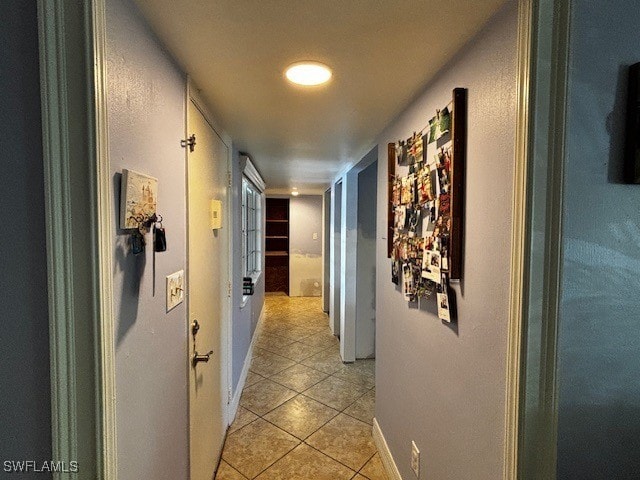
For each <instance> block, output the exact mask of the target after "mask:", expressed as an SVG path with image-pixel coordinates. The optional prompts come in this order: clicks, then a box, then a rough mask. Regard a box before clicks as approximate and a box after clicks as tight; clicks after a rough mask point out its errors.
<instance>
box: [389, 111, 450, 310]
mask: <svg viewBox="0 0 640 480" xmlns="http://www.w3.org/2000/svg"><path fill="white" fill-rule="evenodd" d="M450 112H451V109H450V108H449V107H447V108H444V109H443V110H438V111H437V112H436V115H435V116H434V117H433V118H432V119H431V120H430V122H429V125H428V126H427V127H426V128H425V129H424V130H423V131H422V132H420V133H416V132H414V134H413V135H412V136H411V137H410V138H408V139H407V140H400V141H398V142H397V143H396V144H395V156H396V161H397V164H398V166H400V167H408V168H404V169H403V171H405V172H406V174H405V175H403V176H400V175H396V176H394V178H393V180H392V181H393V185H392V198H391V199H390V200H391V203H392V206H393V214H394V217H393V218H394V225H393V248H392V254H391V260H392V270H391V271H392V281H393V283H394V284H396V285H398V286H400V287H401V289H402V292H403V295H404V297H405V299H406V300H407V301H408V302H417V301H418V299H420V298H428V297H431V296H432V295H433V293H434V292H435V293H436V299H437V305H438V316H439V318H440V319H441V320H443V321H445V322H451V321H452V320H453V319H454V318H455V315H454V312H453V308H452V306H451V305H452V302H451V300H452V298H450V297H451V295H452V294H451V289H450V287H449V262H450V256H449V251H450V250H449V244H450V238H451V193H452V192H451V173H452V170H451V168H452V157H453V150H452V141H451V140H452V135H451V113H450Z"/></svg>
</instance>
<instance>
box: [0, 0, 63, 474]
mask: <svg viewBox="0 0 640 480" xmlns="http://www.w3.org/2000/svg"><path fill="white" fill-rule="evenodd" d="M0 18H2V23H3V25H2V28H1V29H0V44H2V50H1V52H0V92H2V95H0V159H1V162H2V169H3V174H2V175H1V176H0V205H1V206H2V208H0V222H1V223H0V224H1V225H3V229H2V234H1V235H0V272H1V273H0V305H2V316H1V320H0V323H1V327H2V333H1V334H0V352H2V361H0V392H1V393H0V426H1V427H0V430H1V434H0V463H2V466H3V465H4V463H3V462H4V461H5V460H25V459H33V460H36V461H44V460H51V384H50V380H49V319H48V300H47V267H46V265H47V258H46V246H45V241H46V238H45V219H44V166H43V158H42V124H41V115H40V72H39V66H38V62H39V59H38V19H37V9H36V2H24V1H20V0H5V1H3V2H0ZM60 460H67V461H69V460H73V459H60ZM0 468H2V467H0ZM11 478H16V479H19V478H27V475H24V474H23V475H20V474H15V475H14V474H12V475H11ZM38 478H42V479H47V478H51V475H49V474H46V473H44V474H39V475H38Z"/></svg>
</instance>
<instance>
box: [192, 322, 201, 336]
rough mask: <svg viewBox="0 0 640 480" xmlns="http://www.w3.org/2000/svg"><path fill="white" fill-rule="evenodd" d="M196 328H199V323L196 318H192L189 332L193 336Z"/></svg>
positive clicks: (196, 330)
mask: <svg viewBox="0 0 640 480" xmlns="http://www.w3.org/2000/svg"><path fill="white" fill-rule="evenodd" d="M198 330H200V323H198V320H194V321H193V322H191V334H192V335H193V336H194V337H195V336H196V333H198Z"/></svg>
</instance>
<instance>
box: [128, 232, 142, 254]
mask: <svg viewBox="0 0 640 480" xmlns="http://www.w3.org/2000/svg"><path fill="white" fill-rule="evenodd" d="M145 243H146V242H145V240H144V236H143V235H142V233H140V231H139V230H136V231H135V232H134V233H133V234H132V235H131V253H133V254H134V255H138V254H140V253H142V252H144V245H145Z"/></svg>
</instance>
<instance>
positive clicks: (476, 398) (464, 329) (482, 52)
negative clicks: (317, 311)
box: [376, 1, 518, 480]
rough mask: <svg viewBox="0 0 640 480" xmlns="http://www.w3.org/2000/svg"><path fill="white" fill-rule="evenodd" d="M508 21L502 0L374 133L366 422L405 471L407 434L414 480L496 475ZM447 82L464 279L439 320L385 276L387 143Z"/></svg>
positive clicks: (512, 7)
mask: <svg viewBox="0 0 640 480" xmlns="http://www.w3.org/2000/svg"><path fill="white" fill-rule="evenodd" d="M517 19H518V15H517V2H515V1H509V2H508V3H507V4H506V5H505V6H504V7H503V8H502V9H501V10H500V11H499V12H498V13H497V14H496V15H495V16H494V17H493V18H492V19H491V20H490V21H489V22H488V23H487V25H486V26H485V27H484V28H483V29H482V30H481V32H480V33H478V35H476V37H475V38H473V39H472V40H471V41H470V42H469V43H468V44H467V45H466V46H465V47H464V48H463V49H462V50H461V51H460V52H459V53H458V54H457V56H455V57H454V58H453V59H452V60H451V61H450V62H449V64H448V65H447V66H446V67H445V68H443V69H442V70H441V71H440V72H439V73H438V75H437V76H436V78H435V79H434V80H433V81H431V82H430V84H429V85H428V86H427V87H426V89H425V91H424V92H423V93H422V94H421V95H419V96H418V97H417V98H416V99H415V100H414V101H413V102H412V103H411V105H409V106H408V108H407V109H406V110H405V111H404V112H403V113H402V114H401V115H400V116H399V117H398V118H397V119H396V120H395V121H394V122H393V123H392V124H391V125H390V126H389V127H387V129H386V130H385V131H384V132H383V133H382V134H381V135H380V136H379V138H378V146H379V157H378V165H379V168H378V235H377V237H378V241H377V269H378V273H377V282H376V292H377V293H376V312H377V319H376V322H377V324H376V419H377V421H378V422H379V424H380V427H381V429H382V432H383V434H384V435H385V437H386V440H387V442H388V444H389V448H390V450H391V452H392V454H393V457H394V459H395V462H396V464H397V466H398V468H399V470H400V473H401V474H402V477H403V478H406V479H409V478H415V476H414V474H413V472H412V471H411V468H410V458H411V441H412V440H415V442H416V444H417V446H418V448H419V449H420V451H421V457H422V465H421V467H422V468H421V474H420V478H421V479H422V480H425V479H439V480H447V479H450V480H458V479H463V478H464V479H466V478H469V479H474V480H495V479H496V478H501V477H502V469H503V458H504V452H503V443H504V427H505V422H504V420H505V419H504V415H505V409H504V407H505V381H506V380H505V372H506V364H505V361H506V346H507V320H508V312H509V276H510V275H509V263H510V261H509V260H510V249H511V242H510V237H511V202H512V192H513V181H512V180H513V179H512V172H513V167H514V165H513V161H514V155H515V152H514V144H515V126H516V56H517V52H516V44H517V40H516V32H517ZM455 87H464V88H467V89H468V104H469V106H468V142H467V165H466V186H465V188H466V192H465V195H466V199H465V210H466V213H465V243H464V279H463V281H462V283H461V284H460V285H454V289H455V292H456V297H457V301H458V320H459V322H458V325H457V326H452V327H449V326H447V325H446V324H443V323H442V322H441V321H440V320H439V319H438V316H437V308H436V304H435V301H434V300H433V299H431V300H426V301H424V302H422V306H421V308H420V309H417V308H411V307H410V306H409V305H408V304H407V302H406V301H405V299H404V297H403V295H402V293H401V291H400V290H399V289H397V288H396V287H395V286H394V285H393V284H392V283H391V261H390V260H389V259H388V258H387V201H388V198H387V180H388V177H387V144H388V143H390V142H396V141H397V140H398V139H403V138H407V137H408V136H410V135H411V134H412V133H413V132H414V131H417V130H420V129H422V128H423V127H424V126H425V125H427V123H428V121H429V119H430V118H431V117H432V116H433V115H434V112H435V111H436V109H438V108H442V107H443V106H444V105H446V104H447V103H448V102H449V101H451V95H452V90H453V88H455Z"/></svg>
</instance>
